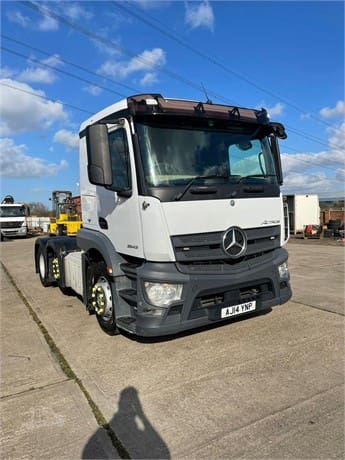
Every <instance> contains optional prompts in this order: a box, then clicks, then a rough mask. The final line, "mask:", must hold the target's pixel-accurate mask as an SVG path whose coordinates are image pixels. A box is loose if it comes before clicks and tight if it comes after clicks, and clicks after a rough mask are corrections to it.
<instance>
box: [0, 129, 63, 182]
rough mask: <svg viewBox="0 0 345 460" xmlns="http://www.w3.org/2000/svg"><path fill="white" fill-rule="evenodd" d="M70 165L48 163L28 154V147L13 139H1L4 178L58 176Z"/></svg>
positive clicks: (0, 159) (0, 157)
mask: <svg viewBox="0 0 345 460" xmlns="http://www.w3.org/2000/svg"><path fill="white" fill-rule="evenodd" d="M67 166H68V163H67V162H66V161H65V160H61V161H60V163H59V164H57V163H47V162H46V161H45V160H43V159H42V158H38V157H33V156H30V155H27V154H26V146H25V145H23V144H21V145H17V144H15V143H14V141H13V139H9V138H3V139H0V175H1V176H2V177H16V178H23V179H24V178H29V177H42V176H56V175H57V174H58V173H59V172H60V171H61V170H63V169H66V168H67Z"/></svg>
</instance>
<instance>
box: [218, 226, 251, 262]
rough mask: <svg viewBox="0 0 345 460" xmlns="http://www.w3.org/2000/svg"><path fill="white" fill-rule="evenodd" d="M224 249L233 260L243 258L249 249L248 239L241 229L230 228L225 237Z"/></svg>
mask: <svg viewBox="0 0 345 460" xmlns="http://www.w3.org/2000/svg"><path fill="white" fill-rule="evenodd" d="M223 249H224V251H225V252H226V253H227V254H228V256H229V257H231V258H232V259H237V258H238V257H242V256H243V255H244V253H245V252H246V249H247V237H246V235H245V233H244V232H243V230H241V229H240V228H239V227H230V228H229V229H228V230H227V231H226V232H225V233H224V236H223Z"/></svg>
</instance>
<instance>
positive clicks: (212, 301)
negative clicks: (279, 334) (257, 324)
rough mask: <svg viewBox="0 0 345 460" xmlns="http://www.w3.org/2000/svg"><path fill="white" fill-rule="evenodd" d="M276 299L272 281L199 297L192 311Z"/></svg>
mask: <svg viewBox="0 0 345 460" xmlns="http://www.w3.org/2000/svg"><path fill="white" fill-rule="evenodd" d="M273 298H274V292H273V286H272V283H271V282H270V281H266V282H262V283H257V284H255V285H252V286H245V287H239V288H237V289H236V288H235V289H232V290H231V291H224V292H217V293H214V294H205V295H201V296H199V297H197V298H196V299H195V301H194V303H193V307H192V311H195V310H203V309H207V308H212V307H225V306H229V305H236V304H240V303H244V302H250V301H254V300H256V301H264V300H270V299H273Z"/></svg>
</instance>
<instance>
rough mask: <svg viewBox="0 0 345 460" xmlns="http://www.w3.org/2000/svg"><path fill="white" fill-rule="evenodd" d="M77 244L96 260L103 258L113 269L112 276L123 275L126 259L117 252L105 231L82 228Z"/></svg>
mask: <svg viewBox="0 0 345 460" xmlns="http://www.w3.org/2000/svg"><path fill="white" fill-rule="evenodd" d="M77 245H78V247H79V248H80V249H83V250H84V251H85V252H86V253H87V255H88V257H91V259H92V260H94V261H95V262H99V261H101V260H103V261H104V262H105V263H106V265H107V267H110V268H111V270H112V276H115V277H116V276H122V275H123V272H122V270H121V266H120V265H121V264H122V263H124V262H125V259H124V258H123V257H122V256H121V255H120V254H118V253H117V252H116V249H115V247H114V245H113V244H112V243H111V241H110V240H109V238H108V237H107V236H106V235H104V234H103V233H100V232H97V231H95V230H88V229H86V228H81V229H80V230H79V231H78V234H77Z"/></svg>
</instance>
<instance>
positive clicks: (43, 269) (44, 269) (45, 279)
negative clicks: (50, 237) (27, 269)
mask: <svg viewBox="0 0 345 460" xmlns="http://www.w3.org/2000/svg"><path fill="white" fill-rule="evenodd" d="M48 260H49V259H48ZM36 261H37V267H38V274H39V276H40V281H41V284H42V286H44V287H48V286H52V285H53V284H54V282H53V281H49V276H48V273H49V268H48V263H49V262H48V263H47V260H46V258H45V257H44V251H43V250H42V248H41V246H40V247H39V248H38V251H37V256H36Z"/></svg>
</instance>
